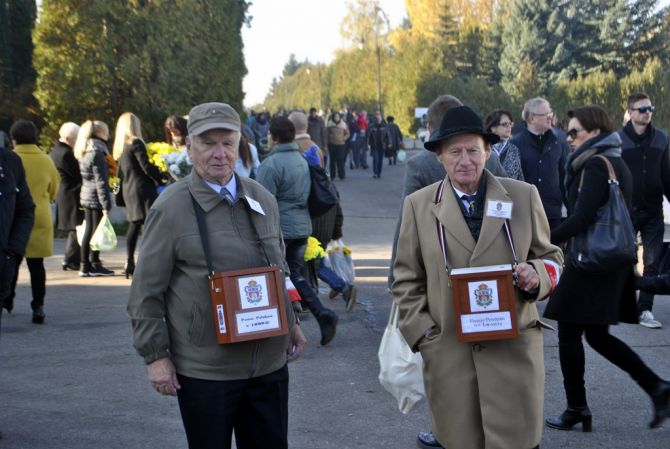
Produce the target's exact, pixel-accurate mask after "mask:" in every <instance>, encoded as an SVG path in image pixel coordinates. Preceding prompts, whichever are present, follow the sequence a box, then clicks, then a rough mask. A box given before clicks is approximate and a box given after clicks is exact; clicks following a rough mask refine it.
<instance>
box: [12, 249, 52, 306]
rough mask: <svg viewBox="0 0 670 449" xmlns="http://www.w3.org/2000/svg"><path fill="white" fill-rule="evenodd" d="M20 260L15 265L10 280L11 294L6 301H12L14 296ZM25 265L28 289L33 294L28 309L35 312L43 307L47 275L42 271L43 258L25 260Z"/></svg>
mask: <svg viewBox="0 0 670 449" xmlns="http://www.w3.org/2000/svg"><path fill="white" fill-rule="evenodd" d="M21 260H23V259H19V261H18V262H17V263H16V272H15V273H14V278H13V279H12V287H11V292H10V293H9V297H8V298H7V299H6V300H8V301H14V297H15V296H16V284H17V282H18V280H19V267H20V266H21ZM26 263H27V264H28V271H29V272H30V288H31V290H32V292H33V300H32V301H31V302H30V307H31V308H32V309H33V310H35V309H37V308H38V307H42V306H44V297H45V296H46V292H47V288H46V283H47V274H46V271H45V270H44V259H43V258H41V257H40V258H37V257H36V258H31V257H29V258H26Z"/></svg>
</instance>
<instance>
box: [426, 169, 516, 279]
mask: <svg viewBox="0 0 670 449" xmlns="http://www.w3.org/2000/svg"><path fill="white" fill-rule="evenodd" d="M484 175H485V176H486V177H487V186H486V197H485V200H484V201H485V203H484V208H485V209H484V218H483V220H482V229H481V232H480V234H479V239H478V240H477V241H476V242H475V239H474V238H472V234H471V233H470V229H469V228H468V225H467V223H466V222H465V218H464V217H463V214H462V213H461V208H460V206H459V204H458V203H457V201H458V200H457V199H456V196H455V195H451V194H450V193H451V192H448V193H449V194H447V193H445V194H443V195H442V201H440V202H439V203H437V204H434V205H433V207H432V208H431V209H432V212H433V214H434V215H435V217H436V218H437V219H438V220H439V221H440V223H442V224H443V225H444V228H445V230H446V232H447V234H450V235H451V236H452V237H453V239H449V238H448V239H447V240H448V242H449V243H458V244H460V245H461V246H462V247H463V248H464V249H466V250H467V251H468V252H470V253H471V256H470V261H471V262H472V261H474V260H475V259H477V258H478V257H480V256H481V255H482V254H483V253H485V252H486V250H487V249H488V248H489V246H491V244H492V243H493V242H494V240H495V239H496V238H497V237H498V235H499V233H500V232H501V229H502V226H503V223H504V220H502V219H500V218H494V217H488V216H487V215H486V201H488V200H501V201H511V200H512V199H511V197H510V196H509V193H508V192H507V190H506V189H505V188H504V187H503V185H502V184H501V183H500V181H498V180H497V179H496V177H495V176H493V174H491V172H489V171H488V170H486V169H484ZM445 182H447V183H448V182H449V176H448V175H447V177H446V178H445ZM447 188H451V187H450V186H446V185H445V189H447ZM451 268H453V267H451Z"/></svg>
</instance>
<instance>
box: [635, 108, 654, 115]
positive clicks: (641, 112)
mask: <svg viewBox="0 0 670 449" xmlns="http://www.w3.org/2000/svg"><path fill="white" fill-rule="evenodd" d="M631 109H632V110H633V111H638V112H639V113H640V114H646V113H647V112H654V110H655V109H656V107H655V106H641V107H639V108H631Z"/></svg>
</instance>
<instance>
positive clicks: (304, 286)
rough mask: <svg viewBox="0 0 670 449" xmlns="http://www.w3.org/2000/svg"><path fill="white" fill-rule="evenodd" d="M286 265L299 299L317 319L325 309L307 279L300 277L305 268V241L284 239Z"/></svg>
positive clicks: (304, 239) (303, 239)
mask: <svg viewBox="0 0 670 449" xmlns="http://www.w3.org/2000/svg"><path fill="white" fill-rule="evenodd" d="M284 244H285V245H286V263H287V264H288V268H289V270H291V276H290V278H291V282H293V285H295V288H296V290H298V293H299V294H300V299H301V301H302V303H303V304H305V305H306V306H307V308H308V309H309V311H310V312H312V315H314V316H315V317H316V318H318V317H319V315H321V314H322V313H323V312H325V311H326V310H327V309H326V308H325V307H324V306H323V304H322V303H321V300H320V299H319V297H318V296H317V294H316V293H315V292H314V289H312V287H311V286H310V285H309V282H307V279H305V277H304V276H303V275H302V271H303V268H304V267H305V249H306V248H307V239H306V238H302V239H286V240H284Z"/></svg>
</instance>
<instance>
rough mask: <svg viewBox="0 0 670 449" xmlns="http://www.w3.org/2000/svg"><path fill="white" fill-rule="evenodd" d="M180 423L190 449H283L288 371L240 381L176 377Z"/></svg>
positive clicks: (285, 429)
mask: <svg viewBox="0 0 670 449" xmlns="http://www.w3.org/2000/svg"><path fill="white" fill-rule="evenodd" d="M178 379H179V384H180V385H181V389H180V390H179V391H178V393H177V397H178V400H179V410H180V411H181V419H182V421H183V423H184V430H185V431H186V439H187V440H188V447H189V448H190V449H230V448H231V444H232V436H233V432H235V442H236V446H237V449H266V448H273V449H275V448H276V449H285V448H288V368H287V366H286V365H284V367H283V368H280V369H279V370H277V371H275V372H273V373H270V374H266V375H265V376H260V377H255V378H252V379H244V380H228V381H212V380H201V379H193V378H190V377H185V376H181V375H180V376H178Z"/></svg>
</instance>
